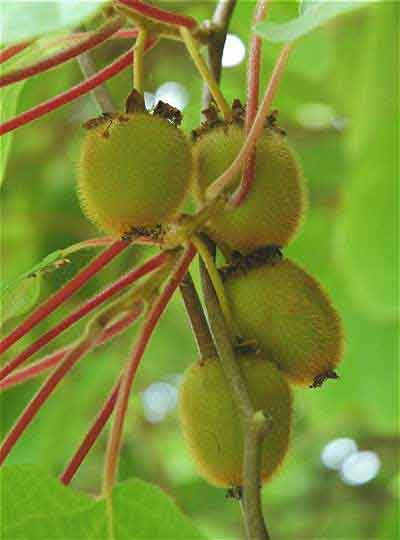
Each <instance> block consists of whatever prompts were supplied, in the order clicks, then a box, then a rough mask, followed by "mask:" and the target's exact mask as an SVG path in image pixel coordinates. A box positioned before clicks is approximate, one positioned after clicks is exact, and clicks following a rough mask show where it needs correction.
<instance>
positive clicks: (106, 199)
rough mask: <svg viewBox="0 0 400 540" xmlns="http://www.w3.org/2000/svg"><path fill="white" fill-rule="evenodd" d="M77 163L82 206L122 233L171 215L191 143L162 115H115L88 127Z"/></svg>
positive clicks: (183, 186) (183, 184) (188, 169)
mask: <svg viewBox="0 0 400 540" xmlns="http://www.w3.org/2000/svg"><path fill="white" fill-rule="evenodd" d="M79 169H80V170H79V180H78V192H79V195H80V200H81V205H82V207H83V210H84V212H85V213H86V215H87V216H88V218H89V219H90V220H91V221H92V222H93V223H95V224H96V225H97V226H98V227H99V228H100V229H102V230H103V231H105V232H107V233H109V234H111V235H118V236H121V235H124V234H127V233H130V232H131V231H132V230H134V229H135V228H138V229H141V228H148V229H151V228H153V227H155V226H156V225H160V224H164V223H167V222H169V221H171V220H173V219H174V217H175V216H176V215H177V213H178V212H179V210H180V208H181V206H182V204H183V202H184V199H185V195H186V193H187V191H188V188H189V183H190V178H191V175H192V155H191V148H190V144H189V141H188V140H187V138H186V136H185V135H184V133H183V132H182V131H181V130H180V129H179V128H178V127H177V126H175V125H173V123H171V122H169V121H168V120H166V119H165V118H163V117H162V116H158V115H156V114H149V113H147V112H136V113H133V114H123V115H116V117H115V118H112V119H111V120H109V121H107V119H106V121H101V122H100V121H99V122H98V125H94V127H92V128H91V129H88V131H87V134H86V137H85V140H84V143H83V148H82V154H81V160H80V167H79Z"/></svg>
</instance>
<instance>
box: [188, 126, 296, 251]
mask: <svg viewBox="0 0 400 540" xmlns="http://www.w3.org/2000/svg"><path fill="white" fill-rule="evenodd" d="M245 138H246V135H245V132H244V128H243V126H242V125H241V124H240V122H233V123H230V124H224V125H218V126H217V127H211V128H209V129H208V130H207V131H204V132H202V133H201V134H200V136H199V137H198V138H197V140H196V141H195V143H194V145H193V154H194V162H195V175H194V177H195V181H194V183H193V190H194V197H195V199H196V201H197V203H198V204H199V205H200V206H201V205H203V204H204V201H205V192H206V189H207V188H208V186H209V185H210V184H211V183H212V182H213V181H214V180H216V179H217V178H218V177H219V176H220V175H221V174H222V173H223V172H224V171H225V170H226V169H227V168H228V167H229V166H230V165H231V163H232V162H233V160H234V159H235V157H236V156H237V155H238V153H239V151H240V149H241V147H242V146H243V144H244V141H245ZM240 179H241V175H238V177H237V179H236V181H235V182H234V184H233V185H232V190H231V191H232V192H233V191H234V190H235V189H236V188H237V186H238V185H239V182H240ZM305 208H306V192H305V186H304V181H303V178H302V173H301V170H300V167H299V164H298V160H297V158H296V156H295V154H294V152H293V150H292V149H291V148H290V146H289V144H288V142H287V138H286V136H285V135H283V134H282V132H281V131H280V130H279V129H278V128H274V127H266V128H265V129H264V132H263V134H262V135H261V137H260V138H259V140H258V142H257V152H256V170H255V178H254V184H253V187H252V190H251V192H250V193H249V195H248V196H247V198H246V199H245V200H244V202H243V203H242V204H241V206H240V207H239V208H235V209H233V210H231V211H229V212H225V213H224V214H223V215H222V214H220V215H218V216H216V217H214V218H213V219H211V220H210V221H209V223H208V227H207V233H208V234H209V235H210V236H211V237H212V238H213V240H215V241H216V242H217V243H219V242H220V243H223V244H225V245H227V246H228V247H229V248H231V249H232V250H235V251H239V252H240V253H242V254H247V253H250V252H252V251H254V250H256V249H258V248H261V247H264V246H267V245H276V246H279V247H283V246H286V245H287V244H288V243H289V242H290V241H291V240H292V239H293V238H294V236H295V234H296V232H297V230H298V228H299V226H300V224H301V222H302V217H303V215H304V212H305Z"/></svg>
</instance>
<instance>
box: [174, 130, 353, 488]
mask: <svg viewBox="0 0 400 540" xmlns="http://www.w3.org/2000/svg"><path fill="white" fill-rule="evenodd" d="M244 138H245V135H244V131H243V126H242V125H241V123H240V121H239V122H233V123H231V124H223V125H221V123H218V124H217V125H216V127H211V128H210V129H208V130H204V129H203V130H200V135H199V137H198V138H197V140H196V141H195V143H194V159H195V181H194V195H195V198H196V200H197V202H198V203H199V205H200V206H202V205H203V204H204V202H205V193H206V190H207V188H208V186H209V185H210V184H211V183H212V182H213V181H214V180H216V179H217V178H218V177H219V176H220V175H221V174H222V173H223V172H224V171H225V170H226V169H227V168H228V167H229V165H230V164H231V163H232V161H233V160H234V159H235V157H236V156H237V154H238V153H239V151H240V148H241V146H242V145H243V142H244ZM239 182H240V177H238V178H237V179H236V183H234V185H233V186H232V191H233V190H234V189H236V188H237V186H238V184H239ZM304 208H305V189H304V186H303V180H302V176H301V172H300V168H299V166H298V164H297V160H296V157H295V155H294V153H293V151H292V150H291V149H290V147H289V145H288V144H287V142H286V139H285V137H284V135H283V133H282V132H281V131H280V130H279V129H276V128H275V126H269V127H267V128H265V131H264V133H263V135H262V136H261V138H260V139H259V141H258V142H257V150H256V169H255V178H254V184H253V186H252V190H251V192H250V194H249V196H248V197H247V199H246V200H245V201H244V203H243V204H242V206H240V207H239V208H236V209H234V210H232V211H231V212H230V213H225V214H222V215H218V216H216V217H214V218H212V219H211V220H210V221H209V222H208V224H207V229H206V232H207V233H208V234H209V235H210V236H211V237H212V238H213V240H214V241H215V242H216V243H217V245H221V246H223V248H224V251H225V250H226V248H228V250H232V251H234V252H239V254H238V253H235V260H234V262H233V263H232V264H230V265H229V266H228V267H225V268H224V269H222V270H221V275H222V278H223V281H224V286H225V294H226V297H227V300H228V303H229V304H230V307H231V310H232V315H233V318H234V320H235V323H236V325H237V327H238V330H239V331H240V337H241V338H242V339H243V338H244V339H247V340H256V342H257V345H258V347H259V353H258V354H257V355H254V354H253V355H247V356H245V357H243V356H238V358H237V361H238V363H239V365H240V368H241V371H242V375H243V378H244V381H245V383H246V386H247V390H248V393H249V396H250V399H251V400H252V404H253V407H254V409H255V410H262V411H263V412H264V413H265V414H267V416H268V418H269V419H270V421H271V425H270V426H269V429H268V432H267V436H266V438H265V440H264V441H263V446H262V465H261V480H262V482H265V481H267V480H268V479H269V478H270V477H271V475H272V473H273V472H274V471H275V470H276V469H277V467H278V465H279V464H280V463H281V462H282V460H283V458H284V456H285V454H286V452H287V449H288V445H289V435H290V422H291V398H290V389H289V386H288V383H292V384H298V385H302V386H303V385H311V386H315V387H316V386H319V385H320V384H322V382H323V381H324V379H326V378H336V377H337V376H336V374H335V372H334V371H333V370H334V368H335V367H336V366H337V364H338V363H339V361H340V359H341V355H342V348H343V347H342V344H343V331H342V327H341V323H340V319H339V317H338V315H337V313H336V311H335V309H334V308H333V306H332V304H331V302H330V300H329V298H328V296H327V295H326V293H325V292H324V291H323V290H322V289H321V287H320V285H319V284H318V282H317V281H316V280H315V279H314V278H312V277H311V276H310V275H308V274H307V273H306V272H305V271H304V270H302V269H301V268H300V267H299V266H297V265H296V264H295V263H293V262H291V261H290V260H288V259H283V258H282V254H281V251H280V249H279V248H282V247H284V246H286V245H287V244H288V243H289V242H290V241H291V240H292V239H293V237H294V235H295V233H296V232H297V230H298V228H299V225H300V223H301V219H302V214H303V211H304ZM180 414H181V419H182V427H183V433H184V435H185V438H186V440H187V443H188V446H189V448H190V450H191V452H192V455H193V456H194V458H195V460H196V462H197V464H198V468H199V471H200V472H201V474H202V475H203V476H204V478H206V479H207V480H208V481H209V482H211V483H212V484H214V485H217V486H227V487H228V486H240V485H241V484H242V481H243V478H242V470H243V439H244V434H243V428H242V425H241V423H240V420H239V417H238V413H237V410H236V408H235V405H234V402H233V400H232V397H231V393H230V388H229V386H228V383H227V381H226V380H225V377H224V374H223V372H222V368H221V367H220V363H219V361H218V359H217V358H212V359H208V360H204V361H200V362H198V363H197V364H195V365H193V366H191V367H189V369H188V370H187V372H186V374H185V376H184V379H183V383H182V387H181V393H180Z"/></svg>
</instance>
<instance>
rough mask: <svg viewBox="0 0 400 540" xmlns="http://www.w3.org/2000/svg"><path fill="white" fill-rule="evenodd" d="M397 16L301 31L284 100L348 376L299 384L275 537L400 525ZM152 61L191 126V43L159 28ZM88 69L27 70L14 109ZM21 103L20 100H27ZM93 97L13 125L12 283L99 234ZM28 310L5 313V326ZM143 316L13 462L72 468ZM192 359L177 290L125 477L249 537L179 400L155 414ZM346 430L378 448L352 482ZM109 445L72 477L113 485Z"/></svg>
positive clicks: (7, 231)
mask: <svg viewBox="0 0 400 540" xmlns="http://www.w3.org/2000/svg"><path fill="white" fill-rule="evenodd" d="M162 5H163V7H164V6H166V7H168V8H171V9H174V10H177V11H180V12H182V13H185V14H191V15H193V16H195V17H196V18H198V19H199V20H203V19H205V18H209V17H210V16H211V14H212V12H213V9H214V3H213V2H205V3H201V2H189V1H186V2H181V3H179V4H178V3H174V4H169V3H168V5H166V3H165V2H163V3H162ZM253 7H254V3H253V2H250V1H249V2H244V1H241V2H240V1H239V3H238V6H237V8H236V11H235V14H234V17H233V20H232V24H231V28H230V31H231V32H232V33H234V34H236V35H238V36H240V38H241V39H242V40H243V41H244V42H245V43H246V44H247V43H248V39H249V27H250V22H251V17H252V10H253ZM297 10H298V6H297V4H296V2H290V3H287V2H276V3H275V4H274V5H273V7H272V10H271V19H272V20H275V21H279V20H282V21H284V20H287V19H289V18H292V17H295V16H296V14H297ZM94 24H95V21H93V25H94ZM398 27H399V9H398V6H397V5H396V4H395V3H391V2H382V3H380V4H379V5H370V6H368V7H366V8H363V9H360V10H358V11H356V12H354V13H351V14H348V15H346V16H344V17H342V18H340V19H337V20H335V21H333V22H332V23H330V24H329V25H327V26H325V27H323V28H321V29H318V30H316V31H314V32H313V33H311V34H310V35H309V36H306V37H304V38H303V39H301V40H300V41H299V43H298V45H297V47H296V49H295V51H294V53H293V55H292V57H291V59H290V62H289V66H288V69H287V72H286V73H285V76H284V79H283V82H282V84H281V87H280V90H279V93H278V96H277V98H276V100H275V102H274V106H276V107H277V108H278V109H279V111H280V116H279V121H280V125H282V126H283V127H284V128H285V129H286V130H287V132H288V137H289V140H290V141H291V142H292V144H293V146H294V147H295V149H296V151H297V153H298V155H299V159H300V161H301V164H302V167H303V170H304V174H305V177H306V179H307V183H308V189H309V194H310V207H309V211H308V214H307V217H306V220H305V222H304V226H303V228H302V229H301V232H300V234H299V235H298V237H297V238H296V239H295V241H294V242H293V244H292V245H290V246H289V248H288V249H286V250H285V254H286V255H287V256H289V257H291V258H293V260H295V261H297V262H299V263H300V264H301V265H302V266H303V267H304V268H306V269H307V270H308V271H310V272H311V273H312V274H313V275H314V276H315V277H316V278H317V279H319V280H320V281H321V283H322V284H323V285H324V286H325V288H326V289H327V291H328V292H329V294H330V296H331V298H332V300H333V303H334V304H335V305H336V307H337V308H338V310H339V312H340V313H341V315H342V317H343V322H344V327H345V331H346V354H345V358H344V360H343V363H342V364H341V366H340V368H339V374H340V380H339V381H328V382H327V383H326V385H325V386H324V387H323V388H322V389H320V390H309V389H305V390H298V391H296V392H295V415H294V416H295V418H294V433H293V441H292V448H291V451H290V454H289V456H288V458H287V460H286V463H285V465H284V467H283V468H282V470H281V471H280V472H279V474H278V475H277V476H276V477H275V478H274V479H273V481H272V482H271V483H270V484H268V485H267V486H266V487H265V488H264V490H263V501H264V507H265V515H266V518H267V522H268V526H269V529H270V532H271V536H272V538H273V539H274V540H278V539H281V540H287V539H289V538H298V539H303V538H304V539H307V540H308V539H322V538H330V539H341V540H356V539H357V540H358V539H360V540H361V539H366V538H379V539H382V540H383V539H385V540H386V539H388V540H389V539H390V540H392V539H394V538H396V521H397V517H398V516H396V511H395V510H394V509H395V507H396V503H398V482H399V476H398V468H397V464H398V463H397V458H396V455H397V456H398V450H399V440H400V439H399V434H398V432H397V422H396V418H397V408H398V402H397V400H398V369H397V360H398V325H397V324H398V311H397V310H398V267H397V263H398V200H399V195H398V184H397V182H398V143H399V141H398V116H397V118H396V115H398V97H399V96H398V73H397V70H398V51H399V47H398V35H397V32H398ZM128 46H129V43H128V42H127V41H118V40H113V41H110V42H108V43H107V44H106V45H104V46H102V47H100V48H99V49H97V50H96V52H95V53H94V54H93V58H94V60H95V62H96V65H97V66H99V67H100V66H103V65H105V64H106V63H107V62H110V61H111V60H112V59H113V58H115V57H116V56H117V55H119V54H121V53H122V52H123V51H124V50H126V49H127V47H128ZM278 50H279V47H278V46H277V45H275V44H270V43H268V42H265V43H264V60H263V64H262V88H264V87H265V84H266V82H267V80H268V77H269V75H270V73H271V69H272V66H273V62H274V59H275V58H276V54H277V51H278ZM145 68H146V80H145V89H146V91H149V92H154V91H155V90H156V89H157V87H158V86H160V84H162V83H163V82H166V81H170V80H172V81H176V82H179V83H181V84H182V85H183V86H184V87H185V89H186V90H187V92H188V95H189V104H188V106H187V107H186V109H185V110H184V123H183V128H184V129H185V130H186V131H189V130H190V129H192V128H194V127H196V126H197V125H198V123H199V117H200V114H199V111H200V99H201V81H200V78H199V76H198V74H197V73H196V71H195V68H194V67H193V65H192V62H191V60H190V58H189V57H188V55H187V54H186V52H185V49H184V47H183V45H182V44H180V43H176V42H170V41H162V42H161V43H160V44H159V46H158V47H157V48H156V49H154V50H153V51H152V52H150V53H149V55H148V56H147V57H146V59H145ZM79 80H81V75H80V72H79V68H78V66H77V65H76V64H75V63H74V62H71V63H69V64H67V65H64V66H63V67H61V68H59V69H56V70H52V71H50V72H48V73H46V74H45V75H43V76H40V77H36V78H33V79H30V80H29V81H28V82H27V83H26V84H25V85H24V86H23V88H22V91H21V97H20V100H19V102H18V104H17V111H18V112H22V111H24V110H26V109H28V108H30V107H32V106H33V105H35V104H37V103H39V102H42V101H44V100H46V99H49V98H50V97H51V96H53V95H55V94H56V93H57V92H61V91H63V90H65V89H67V88H69V87H70V86H72V85H73V84H76V83H77V82H78V81H79ZM245 84H246V66H245V62H244V63H242V64H240V65H239V66H236V67H232V68H226V69H225V70H224V73H223V77H222V90H223V92H224V93H225V95H226V96H227V98H228V100H229V101H230V100H232V99H233V98H237V97H238V98H240V99H241V100H242V101H245ZM130 85H131V73H130V71H129V69H128V70H125V71H124V73H123V74H121V75H119V76H118V77H116V78H115V79H113V80H112V81H110V82H108V83H107V87H108V88H109V90H110V91H111V94H112V96H113V99H114V101H115V103H116V104H117V105H118V106H119V107H122V106H123V100H124V97H125V96H126V95H127V93H128V91H129V89H130ZM4 95H5V93H4V94H3V96H4ZM315 104H324V105H325V106H326V107H325V108H324V109H323V111H322V112H318V109H316V108H315V107H314V108H313V107H310V106H311V105H315ZM8 106H9V107H10V108H12V107H13V104H12V100H10V101H9V102H8ZM307 111H308V116H307V114H306V113H307ZM310 111H311V112H310ZM7 114H8V113H7ZM96 114H97V109H96V106H95V103H94V101H93V99H92V97H90V96H86V97H83V98H81V99H79V100H77V101H75V102H73V103H71V104H69V105H67V106H65V107H63V108H61V109H59V110H57V111H56V112H53V113H52V114H50V115H48V116H46V117H44V118H42V119H40V120H37V121H35V122H34V123H32V124H30V125H27V126H24V127H23V128H21V129H20V130H18V131H17V132H16V133H15V135H14V138H13V145H12V148H11V152H10V157H9V161H8V164H7V168H6V173H5V179H4V185H3V188H2V214H3V216H2V218H3V226H2V265H1V266H2V268H1V270H2V278H3V279H4V282H6V283H7V282H9V281H12V280H14V279H15V278H17V277H18V276H19V275H20V274H23V273H24V272H26V271H28V270H29V269H30V268H31V267H32V266H33V265H34V264H36V263H38V262H39V261H40V260H41V259H43V258H44V257H45V256H46V255H48V254H49V253H50V252H52V251H55V250H58V249H61V248H64V247H67V246H68V245H70V244H73V243H75V242H79V241H82V240H86V239H88V238H93V237H95V236H98V232H97V231H96V230H95V229H94V227H93V226H92V225H91V224H90V223H89V222H87V221H86V219H85V218H84V217H83V215H82V213H81V211H80V208H79V203H78V199H77V196H76V192H75V184H76V172H77V162H78V159H79V149H80V145H81V141H82V137H83V136H84V130H83V129H82V128H81V127H80V126H81V124H82V123H83V122H84V121H85V120H87V119H88V118H90V117H93V116H96ZM11 115H12V112H11ZM310 115H311V116H310ZM3 157H4V156H3ZM266 210H267V208H266ZM149 251H151V250H149V249H144V248H135V249H131V250H128V253H126V254H124V255H123V256H120V257H119V258H118V259H117V260H116V261H114V262H113V263H112V264H111V265H110V266H109V267H108V268H107V269H106V270H104V271H103V272H102V273H101V274H100V275H99V276H98V277H96V278H95V279H93V280H92V281H91V282H90V283H89V284H88V285H87V286H85V287H84V288H83V289H82V291H81V292H79V294H77V295H75V297H74V298H73V299H72V300H70V301H69V302H68V304H67V305H66V306H65V307H63V308H62V309H61V310H60V311H59V313H57V314H56V315H55V316H53V317H52V318H51V319H50V320H49V321H48V322H47V323H46V324H42V325H41V326H40V327H38V328H36V329H34V330H33V331H32V332H31V334H30V335H29V336H26V337H25V338H24V339H23V340H21V342H20V343H19V344H18V345H17V346H15V347H14V349H13V350H12V352H10V353H8V354H7V355H6V358H5V360H7V359H11V358H12V357H13V355H14V354H15V353H16V352H17V351H19V350H22V348H23V347H25V346H26V345H27V344H29V343H30V342H31V340H32V339H34V338H35V337H38V336H39V335H40V334H41V333H42V332H43V330H44V329H45V328H49V327H50V325H51V323H54V322H55V321H58V320H60V319H61V317H62V316H63V315H64V316H65V315H66V314H67V313H68V312H69V310H71V309H72V308H73V307H74V306H75V307H76V306H77V305H78V304H79V303H80V302H81V301H82V300H83V299H85V298H87V297H89V296H90V295H92V294H94V293H95V292H96V291H97V290H100V289H101V288H102V287H103V286H104V285H105V284H106V283H108V282H110V281H111V280H112V279H115V278H116V276H118V275H120V274H121V273H122V272H124V271H126V269H127V268H128V267H130V266H132V265H133V264H135V263H136V262H137V261H139V260H143V259H144V258H145V257H146V255H147V254H148V253H149ZM91 256H92V253H91V252H88V251H86V252H80V253H78V254H76V255H74V256H73V257H72V262H71V264H70V265H67V266H65V267H63V268H61V269H59V270H58V271H56V272H49V273H45V274H44V275H43V278H42V283H41V285H42V286H41V291H40V298H41V299H44V298H46V297H47V296H48V295H49V294H51V292H53V291H56V290H57V288H58V287H60V285H61V284H62V283H64V282H65V281H66V280H68V279H69V278H71V276H72V275H74V274H75V273H76V272H77V271H78V269H79V268H80V267H82V266H83V265H84V264H86V263H87V262H88V260H89V259H90V257H91ZM196 266H197V265H196ZM195 273H196V272H195ZM23 287H26V284H25V283H24V282H22V283H21V284H20V285H19V287H18V288H17V290H16V291H15V295H16V297H18V298H19V297H21V298H22V301H24V297H25V296H27V295H29V294H30V291H28V290H25V289H24V288H23ZM6 308H7V306H6V307H5V309H6ZM17 321H18V319H14V320H12V321H10V322H9V323H7V324H6V325H5V331H8V330H10V329H11V328H12V327H13V326H14V325H15V324H16V323H17ZM81 330H82V326H79V325H78V327H77V328H73V329H71V330H70V331H69V332H68V333H66V335H65V336H63V337H61V338H60V339H58V341H57V342H56V343H55V345H54V346H53V345H52V346H51V347H49V348H48V349H47V350H46V351H45V352H48V351H50V350H53V349H52V347H58V346H62V345H63V344H65V343H68V342H70V341H71V340H72V339H73V338H74V337H76V336H79V335H80V333H81ZM135 333H136V330H135V329H133V330H129V331H128V332H127V333H126V334H125V335H124V336H123V337H120V338H117V340H115V341H114V342H113V343H111V344H109V345H106V346H104V347H102V348H101V349H98V350H97V351H96V352H95V353H93V354H91V355H89V356H88V357H87V358H86V359H85V361H84V362H82V363H81V364H80V365H79V366H77V367H76V369H74V370H73V372H72V373H71V374H70V375H69V377H68V379H67V380H66V381H65V382H64V383H63V384H62V385H61V386H60V388H59V389H58V390H57V393H56V394H55V395H54V396H53V397H52V398H51V400H50V401H49V403H48V404H47V405H46V406H45V407H44V408H43V410H42V411H41V412H40V414H39V415H38V417H37V419H36V420H35V422H34V423H33V425H31V426H30V428H29V429H28V430H27V432H26V434H25V435H24V437H23V438H22V439H21V440H20V442H19V443H18V444H17V446H16V447H15V449H14V451H13V452H12V454H11V455H10V457H9V459H8V460H7V463H8V464H10V465H13V464H26V463H30V464H37V465H40V466H41V467H43V468H45V469H46V470H47V471H49V472H51V473H52V474H55V475H56V474H58V473H59V472H60V471H61V470H62V468H63V467H64V465H65V463H66V462H67V460H68V459H69V457H70V456H71V454H72V452H74V450H75V448H76V447H77V445H78V444H79V442H80V440H81V438H82V437H83V435H84V433H85V429H86V426H87V425H88V424H89V422H90V421H91V419H92V418H93V416H94V415H95V414H96V411H97V409H98V407H99V406H100V404H101V403H102V402H103V400H104V399H105V396H106V395H107V393H108V391H109V389H110V388H111V386H112V385H113V381H114V380H115V378H116V377H117V374H118V373H119V371H120V369H121V367H122V366H123V365H124V362H125V361H126V359H127V356H128V354H129V350H130V348H131V343H132V341H133V339H134V336H135ZM195 359H196V349H195V346H194V344H193V340H192V337H191V334H190V329H189V327H188V324H187V320H186V316H185V313H184V311H183V307H182V302H181V300H180V298H179V296H178V295H176V297H175V298H174V299H173V301H172V303H171V304H170V306H169V307H168V310H167V312H166V314H165V315H164V317H163V319H162V322H161V324H160V326H159V327H158V328H157V330H156V332H155V334H154V338H153V339H152V342H151V344H150V346H149V348H148V350H147V351H146V354H145V358H144V361H143V363H142V366H141V368H140V370H139V373H138V376H137V379H136V380H135V384H134V392H133V395H132V398H131V402H130V410H129V413H128V417H127V422H126V432H125V439H124V445H123V448H122V459H121V467H120V479H121V480H127V479H130V478H132V477H138V478H140V479H143V480H147V481H149V482H151V483H154V484H157V485H159V486H161V488H162V489H163V490H165V491H166V492H167V493H169V494H170V495H171V496H172V497H173V499H174V500H175V502H176V503H177V505H178V506H179V507H180V508H181V509H182V510H183V511H184V512H185V513H186V514H187V515H188V516H189V517H190V518H191V519H192V521H193V522H194V523H195V525H196V526H197V528H198V530H200V531H201V532H203V533H204V534H205V535H206V536H207V537H208V538H213V539H221V540H222V539H224V540H225V539H236V538H243V530H242V525H241V516H240V509H239V506H238V504H237V503H236V502H235V501H233V500H230V499H227V498H225V493H224V491H223V490H218V489H216V488H213V487H210V486H208V485H207V484H206V483H205V482H204V481H203V480H202V479H201V478H200V477H199V476H198V474H197V472H196V470H195V467H194V464H193V462H192V460H191V458H190V456H189V455H188V453H187V450H186V448H185V446H184V443H183V440H182V436H181V433H180V430H179V422H178V417H177V413H176V409H174V410H173V411H171V412H170V413H169V414H168V415H167V416H166V418H165V419H164V420H163V421H162V422H159V423H151V422H149V421H148V419H146V416H145V414H144V410H143V401H142V393H143V391H144V390H145V389H146V388H147V387H148V386H149V385H150V384H152V383H154V382H157V381H164V382H171V381H175V380H176V376H178V375H180V374H182V372H183V371H184V369H185V367H186V366H188V365H189V364H190V363H191V362H193V361H194V360H195ZM39 384H40V381H33V382H29V383H28V384H25V385H22V386H20V387H17V388H15V389H12V390H9V391H7V392H5V393H4V394H3V395H2V396H1V398H0V399H1V411H2V426H1V428H2V432H3V433H5V432H7V431H8V429H9V427H10V426H11V425H12V423H13V421H14V420H15V419H16V417H17V415H18V414H19V413H20V412H21V410H22V409H23V407H24V405H25V404H26V402H27V401H28V400H29V399H30V397H31V396H32V395H33V393H34V391H35V389H36V388H37V387H38V385H39ZM338 437H350V438H353V439H354V440H355V441H356V442H357V444H358V446H359V448H360V449H365V450H372V451H374V452H376V453H377V454H378V456H379V458H380V460H381V470H380V471H379V474H378V476H377V477H376V478H375V479H374V480H372V481H371V482H369V483H367V484H365V485H363V486H349V485H345V484H344V483H343V482H342V480H341V479H340V476H339V474H338V473H337V472H333V471H330V470H328V469H326V468H324V467H323V465H322V463H321V460H320V452H321V450H322V448H323V447H324V446H325V445H326V444H327V443H328V442H329V441H331V440H333V439H336V438H338ZM105 444H106V437H105V436H104V434H103V436H102V437H101V439H100V441H99V442H98V444H97V445H96V446H95V448H94V450H93V451H92V452H91V453H90V455H89V457H88V459H87V461H86V462H85V464H84V465H83V466H82V468H81V470H80V472H79V473H78V475H77V477H76V480H74V482H73V486H74V487H75V488H78V489H80V490H84V491H86V492H88V493H97V492H98V491H99V487H100V483H101V471H102V462H103V457H104V451H105ZM27 538H28V537H27Z"/></svg>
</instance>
